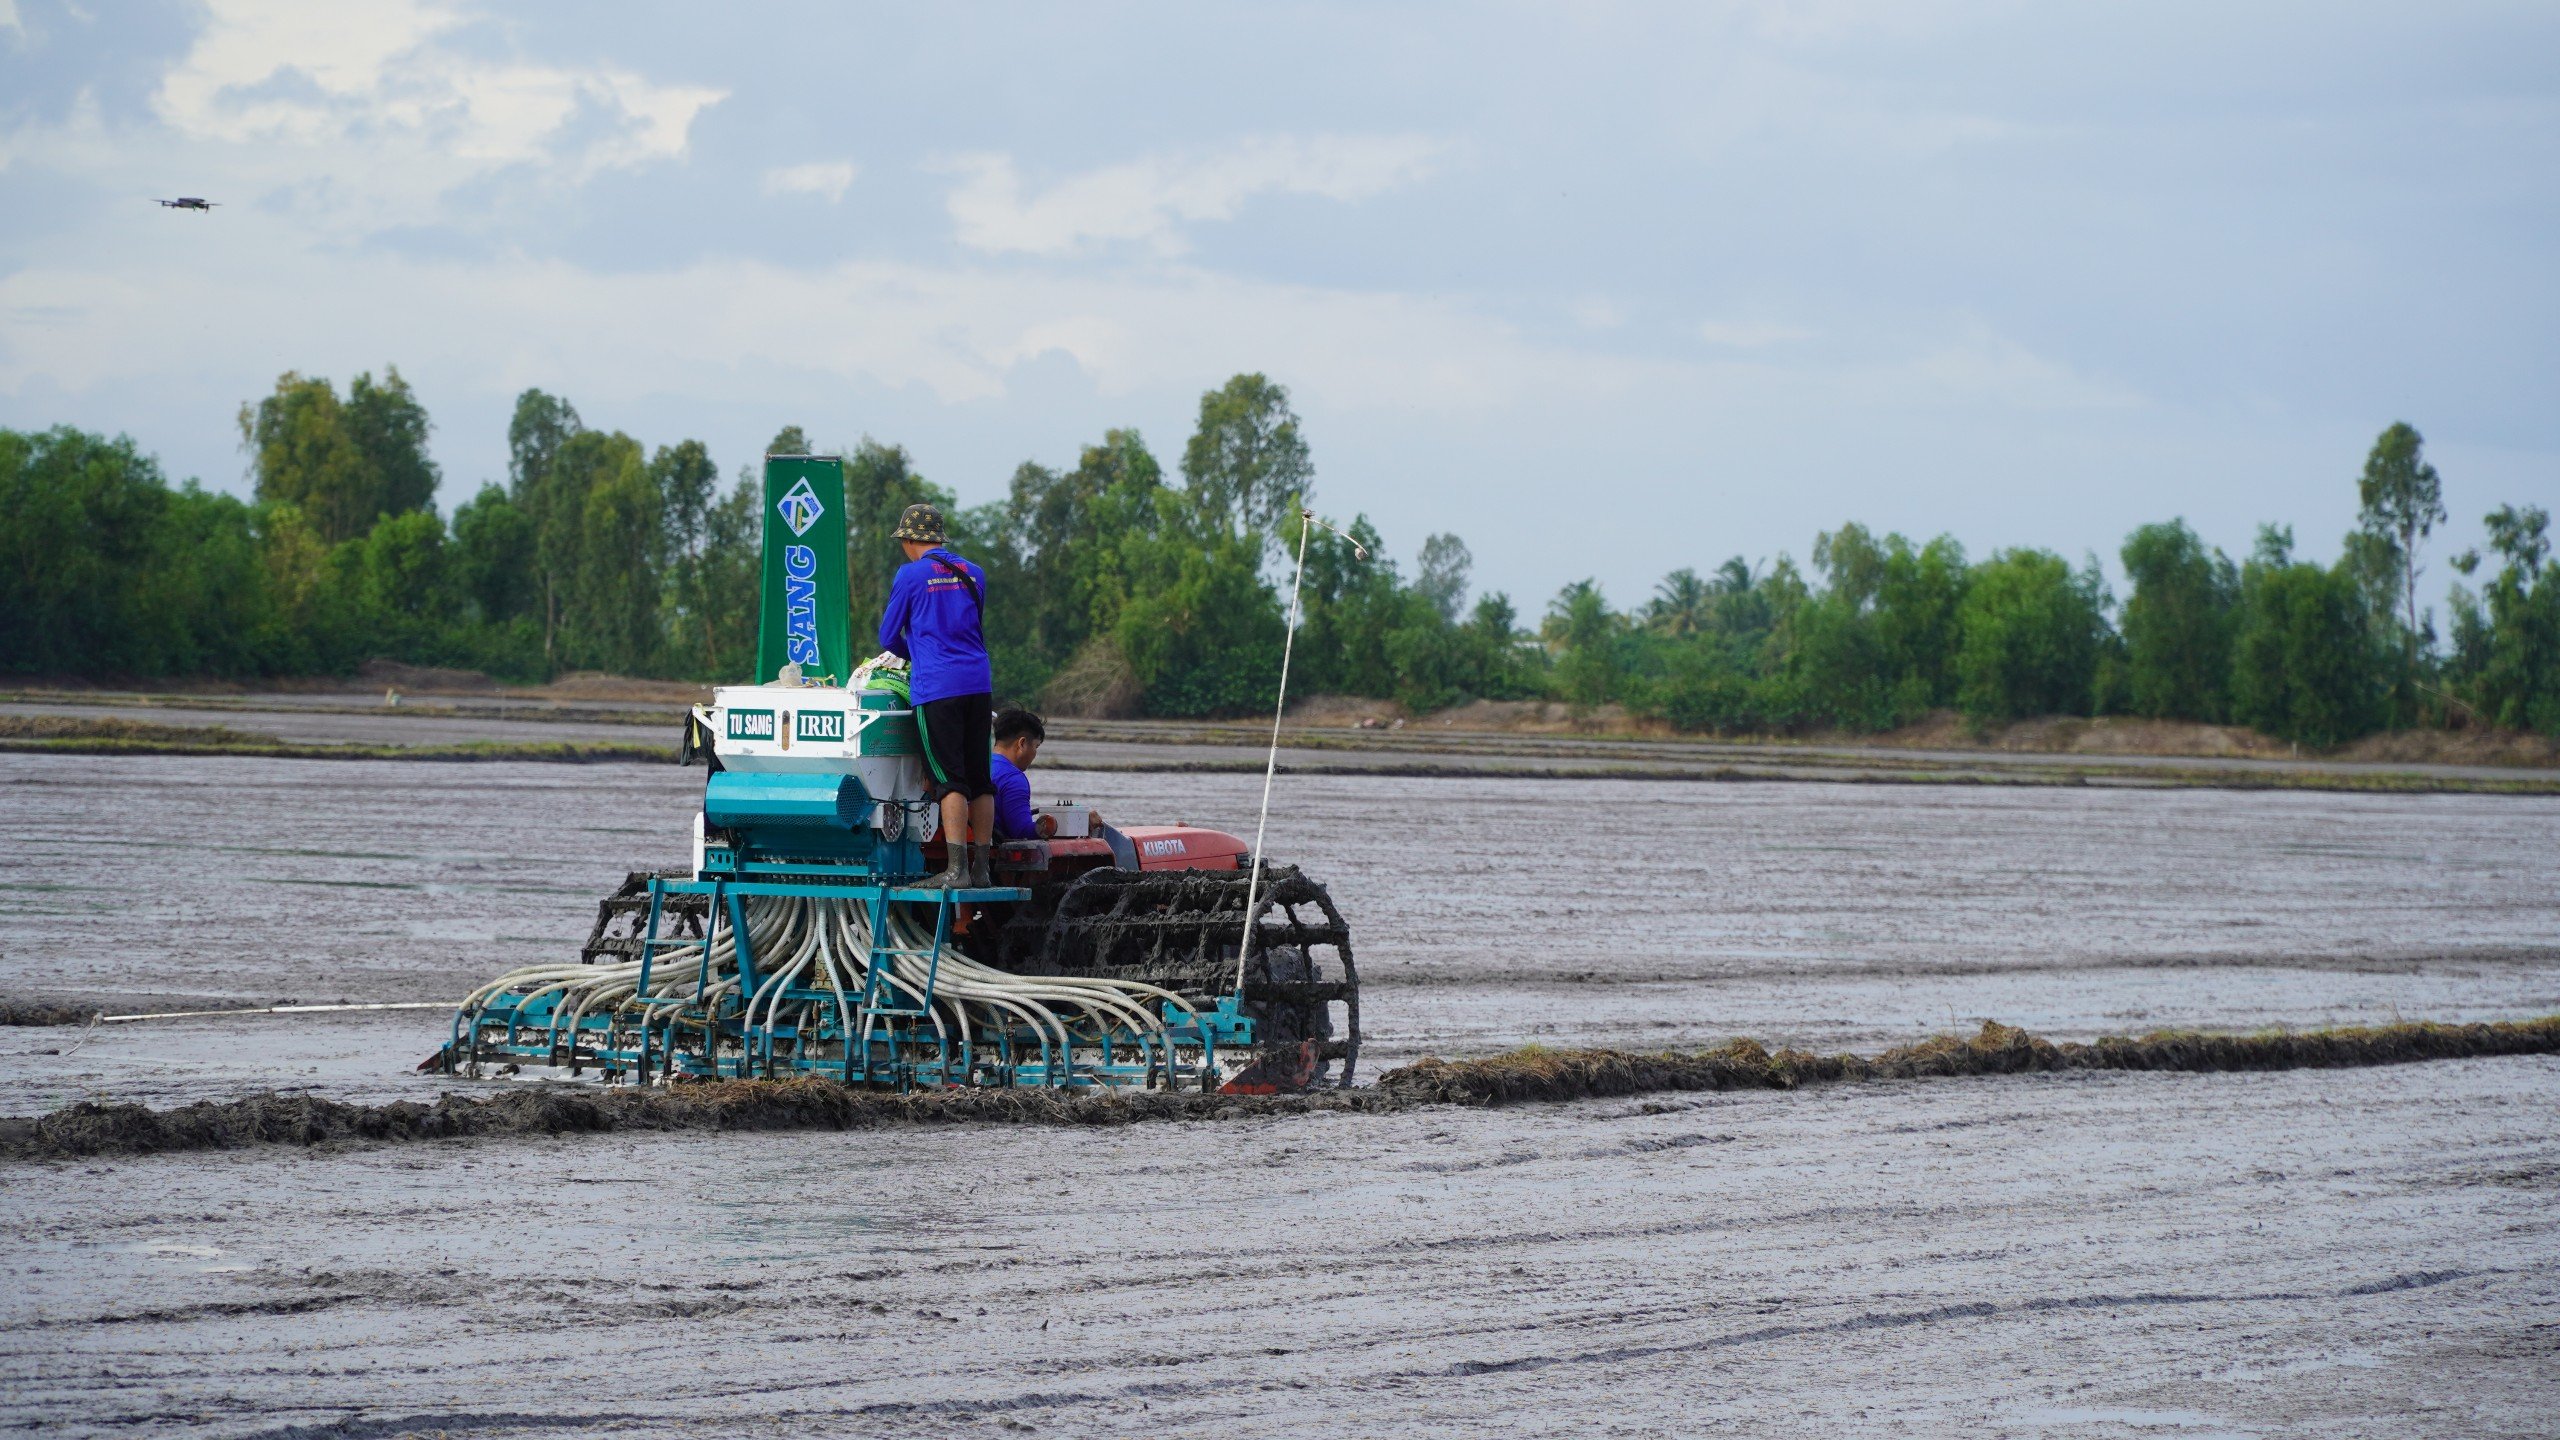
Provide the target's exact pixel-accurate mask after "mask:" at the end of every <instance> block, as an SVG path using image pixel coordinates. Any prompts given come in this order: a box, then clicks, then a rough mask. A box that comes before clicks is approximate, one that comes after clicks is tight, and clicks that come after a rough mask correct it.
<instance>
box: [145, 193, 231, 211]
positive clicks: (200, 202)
mask: <svg viewBox="0 0 2560 1440" xmlns="http://www.w3.org/2000/svg"><path fill="white" fill-rule="evenodd" d="M155 203H157V204H158V205H160V206H161V208H163V209H167V210H211V209H212V208H213V207H214V206H216V205H219V204H221V203H222V202H221V201H219V200H207V199H205V198H204V197H203V196H201V195H181V196H179V197H178V198H177V199H175V200H161V201H157V202H155Z"/></svg>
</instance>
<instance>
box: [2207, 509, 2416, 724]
mask: <svg viewBox="0 0 2560 1440" xmlns="http://www.w3.org/2000/svg"><path fill="white" fill-rule="evenodd" d="M2292 552H2293V533H2292V531H2291V530H2290V529H2289V528H2285V527H2279V526H2274V525H2268V526H2262V527H2260V529H2259V532H2258V546H2257V551H2256V553H2255V554H2254V555H2252V556H2251V557H2250V560H2249V563H2248V564H2246V565H2244V566H2242V567H2241V571H2240V616H2239V625H2238V629H2237V632H2236V634H2235V635H2234V637H2233V640H2232V650H2231V655H2232V670H2231V708H2232V715H2233V718H2234V719H2237V720H2238V721H2239V722H2240V723H2242V724H2244V725H2249V726H2254V727H2255V728H2257V729H2259V730H2262V731H2265V732H2266V733H2267V734H2270V735H2273V736H2275V737H2276V738H2278V739H2281V740H2291V741H2293V742H2295V743H2297V744H2303V745H2314V746H2324V747H2325V746H2331V745H2338V744H2342V743H2344V742H2346V741H2348V740H2352V739H2354V738H2355V737H2356V736H2358V735H2361V734H2364V733H2365V732H2367V731H2368V730H2370V729H2372V728H2373V725H2374V723H2375V721H2376V718H2377V711H2378V709H2379V701H2380V695H2379V691H2378V688H2377V686H2376V685H2375V683H2374V676H2373V673H2372V649H2371V647H2370V645H2369V643H2368V640H2369V636H2370V621H2369V618H2368V613H2369V612H2368V611H2367V609H2366V607H2365V605H2364V603H2363V599H2362V595H2361V592H2360V590H2359V587H2358V586H2357V584H2356V580H2355V577H2354V576H2353V575H2352V574H2350V573H2349V572H2348V571H2347V570H2346V569H2344V568H2343V567H2341V568H2338V569H2323V568H2321V567H2320V566H2317V565H2311V564H2305V563H2301V562H2298V561H2296V560H2294V559H2293V553H2292Z"/></svg>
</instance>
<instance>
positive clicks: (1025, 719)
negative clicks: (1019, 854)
mask: <svg viewBox="0 0 2560 1440" xmlns="http://www.w3.org/2000/svg"><path fill="white" fill-rule="evenodd" d="M1048 738H1049V727H1048V726H1046V725H1043V724H1041V723H1040V717H1039V716H1037V715H1034V714H1032V713H1031V712H1030V711H1028V710H1023V709H1019V708H1017V709H1012V710H1005V711H1002V712H1000V713H998V714H997V716H996V725H995V757H994V760H993V770H992V773H993V775H994V777H995V782H996V839H998V840H1046V839H1048V838H1049V836H1050V834H1051V833H1053V832H1054V831H1056V829H1057V828H1058V822H1056V821H1055V820H1052V819H1050V818H1049V817H1048V816H1046V815H1041V814H1038V813H1036V812H1035V811H1033V810H1032V808H1031V777H1030V776H1028V775H1025V774H1023V773H1022V772H1023V771H1025V770H1028V769H1030V768H1031V764H1032V762H1033V761H1035V760H1038V759H1039V758H1040V745H1041V742H1043V741H1045V740H1047V739H1048Z"/></svg>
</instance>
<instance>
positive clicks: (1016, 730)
mask: <svg viewBox="0 0 2560 1440" xmlns="http://www.w3.org/2000/svg"><path fill="white" fill-rule="evenodd" d="M1048 738H1049V727H1048V726H1046V725H1043V724H1041V723H1040V717H1039V716H1037V715H1034V714H1032V713H1031V712H1030V711H1028V710H1025V709H1023V708H1022V707H1020V706H1018V705H1017V706H1013V707H1011V708H1009V709H1005V710H999V711H997V712H996V723H995V730H994V740H995V748H996V753H997V754H999V755H1002V756H1003V757H1004V758H1006V759H1007V760H1010V761H1012V762H1013V763H1014V764H1015V766H1017V767H1018V768H1020V769H1024V770H1028V769H1030V768H1031V762H1032V761H1034V760H1037V759H1039V758H1040V744H1041V742H1042V741H1044V740H1046V739H1048Z"/></svg>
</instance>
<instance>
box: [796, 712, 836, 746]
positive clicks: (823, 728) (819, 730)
mask: <svg viewBox="0 0 2560 1440" xmlns="http://www.w3.org/2000/svg"><path fill="white" fill-rule="evenodd" d="M798 729H799V732H800V738H801V739H803V740H842V739H843V738H844V712H843V711H841V710H803V711H801V712H800V721H799V725H798Z"/></svg>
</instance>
